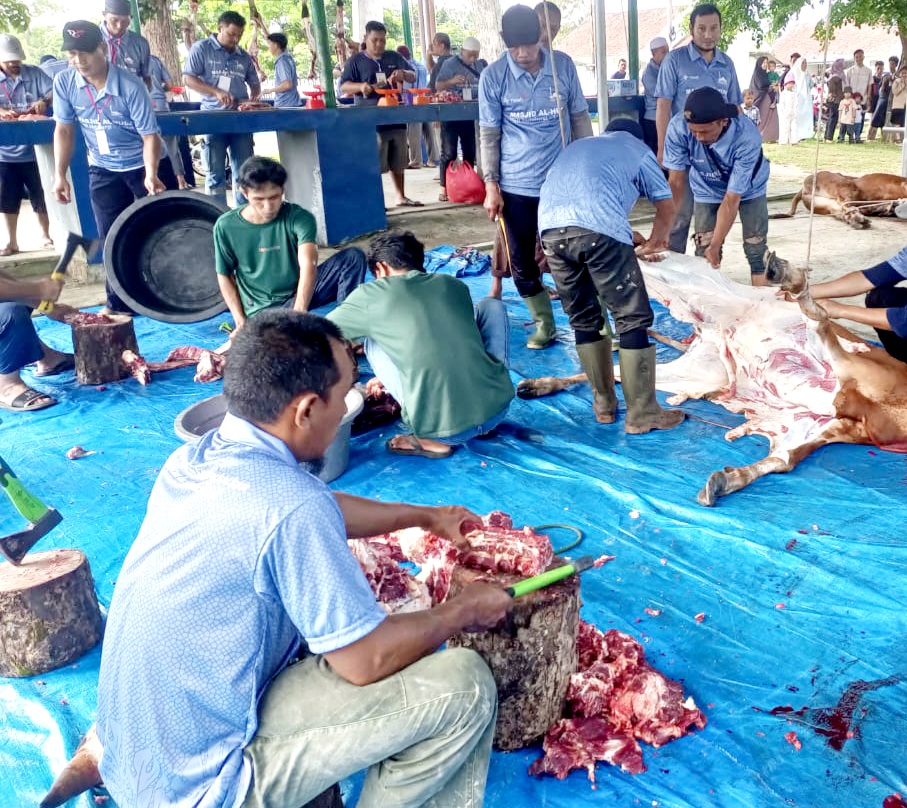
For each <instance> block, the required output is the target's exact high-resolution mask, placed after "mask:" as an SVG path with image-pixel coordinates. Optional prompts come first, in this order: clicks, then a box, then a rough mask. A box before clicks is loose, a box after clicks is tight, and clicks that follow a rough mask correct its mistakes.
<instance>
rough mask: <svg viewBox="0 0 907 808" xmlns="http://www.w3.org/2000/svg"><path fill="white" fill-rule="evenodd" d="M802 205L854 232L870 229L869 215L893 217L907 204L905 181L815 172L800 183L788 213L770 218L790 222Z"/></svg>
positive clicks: (894, 176) (893, 177)
mask: <svg viewBox="0 0 907 808" xmlns="http://www.w3.org/2000/svg"><path fill="white" fill-rule="evenodd" d="M800 202H802V203H803V207H805V208H806V210H807V211H809V210H810V208H811V207H813V206H815V211H816V213H818V214H821V215H822V216H834V217H835V218H836V219H838V220H839V221H842V222H844V223H846V224H849V225H850V226H851V227H854V228H857V229H865V228H867V227H869V225H870V223H869V219H868V218H867V217H869V216H894V215H895V209H896V208H898V207H899V205H901V204H903V203H904V202H907V179H905V178H904V177H899V176H897V174H864V175H863V176H862V177H850V176H848V175H847V174H838V173H837V172H835V171H817V172H816V174H815V175H810V176H809V177H807V178H806V179H805V180H803V187H802V188H801V189H800V190H799V191H798V192H797V193H796V194H795V195H794V198H793V200H792V202H791V207H790V211H788V212H787V213H773V214H772V215H771V216H770V217H769V218H771V219H789V218H791V217H792V216H793V215H794V213H796V211H797V205H799V204H800Z"/></svg>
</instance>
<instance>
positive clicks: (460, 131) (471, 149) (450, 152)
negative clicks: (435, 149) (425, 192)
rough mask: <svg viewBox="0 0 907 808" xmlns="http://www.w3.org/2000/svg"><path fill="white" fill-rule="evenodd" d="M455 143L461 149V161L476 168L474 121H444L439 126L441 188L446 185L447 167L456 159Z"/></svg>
mask: <svg viewBox="0 0 907 808" xmlns="http://www.w3.org/2000/svg"><path fill="white" fill-rule="evenodd" d="M457 141H459V142H460V148H461V149H463V159H464V160H465V161H466V162H467V163H469V165H471V166H472V167H473V168H475V167H476V126H475V121H445V122H444V123H442V124H441V162H440V163H439V164H438V168H439V169H440V172H441V187H442V188H443V187H444V186H445V185H446V184H447V166H449V165H450V164H451V163H452V162H453V161H454V160H456V159H457Z"/></svg>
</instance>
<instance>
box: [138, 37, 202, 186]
mask: <svg viewBox="0 0 907 808" xmlns="http://www.w3.org/2000/svg"><path fill="white" fill-rule="evenodd" d="M149 66H150V71H151V72H150V76H151V106H152V107H154V111H155V112H170V104H169V102H168V101H167V93H168V92H169V91H170V88H171V87H172V86H173V76H171V75H170V71H169V70H167V68H166V67H164V63H163V62H162V61H161V60H160V58H159V57H157V56H155V55H154V54H151V61H150V62H149ZM164 145H165V146H166V147H167V156H168V157H169V158H170V163H171V165H172V166H173V173H174V174H176V181H177V183H178V187H179V189H180V190H183V189H184V188H187V187H188V185H187V184H186V167H185V166H184V165H183V155H182V152H181V151H180V137H179V135H169V136H168V137H165V138H164ZM193 183H194V179H193Z"/></svg>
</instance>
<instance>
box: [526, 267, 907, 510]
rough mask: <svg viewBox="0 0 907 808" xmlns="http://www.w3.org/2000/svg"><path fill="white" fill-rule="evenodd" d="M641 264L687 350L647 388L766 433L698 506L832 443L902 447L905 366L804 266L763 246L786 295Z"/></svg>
mask: <svg viewBox="0 0 907 808" xmlns="http://www.w3.org/2000/svg"><path fill="white" fill-rule="evenodd" d="M640 263H641V266H642V270H643V276H644V277H645V282H646V288H647V289H648V291H649V294H650V295H651V296H652V297H653V298H655V299H656V300H658V301H660V302H661V303H663V304H664V305H665V306H667V307H668V309H669V310H670V312H671V314H672V315H673V316H674V317H675V318H676V319H678V320H681V321H683V322H688V323H692V324H693V328H694V335H693V339H692V341H691V342H690V344H689V348H688V350H687V351H686V353H684V354H683V355H682V356H681V357H679V358H678V359H675V360H674V361H672V362H667V363H664V364H660V365H658V369H657V372H656V382H655V383H656V387H657V388H658V389H659V390H662V391H665V392H669V393H672V394H673V395H672V397H671V398H669V399H668V403H670V404H673V405H677V404H680V403H682V402H683V401H684V400H686V399H688V398H702V399H708V400H710V401H714V402H715V403H716V404H720V405H721V406H723V407H724V408H725V409H728V410H730V411H731V412H734V413H742V414H743V415H745V416H746V421H745V422H744V423H743V424H741V425H740V426H738V427H736V428H735V429H731V430H730V431H728V433H727V434H726V436H725V437H726V439H727V440H736V439H737V438H740V437H742V436H743V435H762V436H764V437H766V438H768V441H769V450H768V454H767V455H766V457H764V458H763V459H762V460H759V461H757V462H755V463H752V464H750V465H748V466H743V467H740V468H730V467H728V468H725V469H724V470H723V471H716V472H714V473H713V474H712V475H711V476H710V477H709V479H708V482H707V483H706V485H705V487H704V488H703V489H702V490H701V491H700V492H699V495H698V500H699V502H700V503H701V504H702V505H714V504H715V502H716V500H717V498H718V497H721V496H723V495H725V494H730V493H733V492H734V491H739V490H740V489H741V488H744V487H745V486H747V485H749V484H750V483H751V482H753V481H754V480H756V479H758V478H759V477H763V476H765V475H766V474H772V473H780V472H787V471H790V470H791V469H793V468H794V467H795V466H796V465H797V464H798V463H799V462H800V461H801V460H803V458H805V457H807V456H808V455H809V454H811V453H812V452H814V451H815V450H816V449H818V448H819V447H821V446H825V445H827V444H830V443H855V444H872V445H875V446H878V447H879V448H880V449H886V450H889V451H897V452H907V364H904V363H903V362H900V361H898V360H897V359H894V358H893V357H891V356H890V355H889V354H888V353H887V352H886V351H884V350H882V349H881V348H877V347H875V346H873V345H870V344H868V343H867V342H865V341H864V340H862V339H860V338H859V337H857V336H856V335H854V334H852V333H850V332H849V331H847V330H846V329H845V328H843V327H841V326H839V325H837V324H833V323H832V322H831V321H830V320H829V319H828V317H827V315H826V313H825V310H824V309H822V308H821V306H820V305H819V304H817V303H816V302H815V301H813V300H812V298H811V297H810V296H809V293H808V289H807V288H806V284H805V274H804V273H803V272H802V271H797V270H795V269H793V268H791V267H790V265H788V264H787V262H785V261H782V260H780V259H778V258H776V257H775V256H774V255H773V254H772V253H771V252H768V253H767V255H766V264H767V266H768V271H769V277H770V279H771V278H773V277H774V278H775V279H776V280H778V281H781V282H782V285H783V288H785V289H788V290H789V291H791V292H792V294H796V295H798V298H797V299H798V302H787V301H784V300H779V299H778V298H777V296H776V291H775V290H774V289H772V288H771V287H752V286H745V285H743V284H740V283H735V282H734V281H731V280H728V279H727V278H725V277H724V276H722V275H721V273H720V272H717V271H716V270H714V269H712V267H711V266H710V265H709V264H708V262H707V261H706V260H705V259H702V258H694V257H692V256H687V255H680V254H677V253H668V254H666V255H665V256H664V257H663V259H662V260H660V261H658V262H647V261H641V262H640ZM615 375H619V369H618V368H615ZM583 380H585V377H584V376H574V377H569V378H566V379H556V378H551V377H546V378H542V379H527V380H524V381H523V382H521V383H520V387H519V388H518V391H517V392H518V394H519V395H520V396H521V397H523V398H534V397H537V396H539V395H546V394H548V393H552V392H556V391H557V390H562V389H564V388H565V387H567V386H569V385H570V384H575V383H577V382H579V381H583Z"/></svg>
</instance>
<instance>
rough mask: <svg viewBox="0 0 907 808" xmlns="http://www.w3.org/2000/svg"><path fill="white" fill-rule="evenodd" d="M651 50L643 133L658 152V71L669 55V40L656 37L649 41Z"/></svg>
mask: <svg viewBox="0 0 907 808" xmlns="http://www.w3.org/2000/svg"><path fill="white" fill-rule="evenodd" d="M649 50H650V51H651V53H652V58H651V59H649V63H648V64H647V65H646V69H645V70H644V71H643V73H642V93H643V98H644V99H645V102H646V109H645V112H643V116H642V134H643V139H644V140H645V142H646V145H647V146H648V147H649V148H650V149H651V150H652V151H653V152H655V154H658V126H657V125H656V118H657V115H656V109H657V108H658V98H657V97H656V95H655V87H656V85H657V83H658V71H659V69H660V68H661V63H662V62H663V61H664V58H665V56H667V55H668V40H666V39H665V38H664V37H663V36H657V37H655V39H653V40H652V41H651V42H650V43H649Z"/></svg>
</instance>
